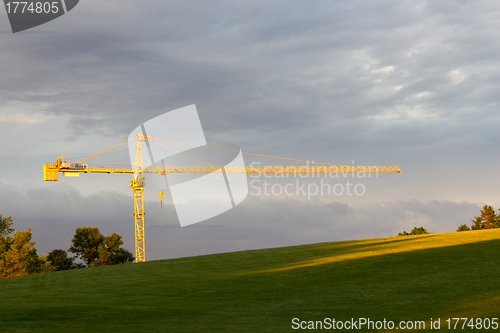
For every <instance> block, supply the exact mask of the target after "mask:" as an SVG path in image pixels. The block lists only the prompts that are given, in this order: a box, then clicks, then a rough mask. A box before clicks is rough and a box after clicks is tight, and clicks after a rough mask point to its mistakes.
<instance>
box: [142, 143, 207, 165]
mask: <svg viewBox="0 0 500 333" xmlns="http://www.w3.org/2000/svg"><path fill="white" fill-rule="evenodd" d="M148 139H149V137H148ZM149 141H151V142H154V143H156V144H157V145H160V146H162V147H165V148H168V149H170V150H173V151H175V152H176V153H179V154H181V155H184V156H186V157H189V158H190V159H192V160H195V161H198V162H200V163H203V164H206V165H208V166H210V167H214V165H211V164H208V163H206V162H203V161H201V160H199V159H197V158H194V157H191V156H189V155H186V154H184V153H181V152H180V151H178V150H175V149H174V148H170V147H167V146H165V145H162V144H161V143H159V142H156V141H154V140H151V139H149Z"/></svg>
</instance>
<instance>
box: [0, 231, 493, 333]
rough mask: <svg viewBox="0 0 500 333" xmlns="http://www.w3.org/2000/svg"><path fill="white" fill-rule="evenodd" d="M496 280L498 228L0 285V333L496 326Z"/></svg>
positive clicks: (10, 281)
mask: <svg viewBox="0 0 500 333" xmlns="http://www.w3.org/2000/svg"><path fill="white" fill-rule="evenodd" d="M499 284H500V230H487V231H468V232H461V233H457V232H453V233H444V234H430V235H422V236H406V237H388V238H377V239H367V240H355V241H344V242H334V243H321V244H310V245H303V246H295V247H285V248H275V249H265V250H256V251H244V252H234V253H225V254H218V255H208V256H199V257H189V258H181V259H173V260H161V261H153V262H146V263H141V264H128V265H118V266H105V267H96V268H87V269H81V270H74V271H66V272H54V273H47V274H39V275H32V276H24V277H19V278H9V279H2V280H0V314H1V316H0V332H21V331H22V332H296V331H303V330H294V329H292V319H293V318H299V320H301V321H302V320H305V321H311V320H312V321H316V320H324V319H325V318H335V320H342V321H347V320H351V318H355V320H357V319H358V318H370V320H372V321H377V320H380V321H382V320H384V319H386V320H388V321H389V320H391V321H394V322H395V323H396V326H397V325H398V324H399V322H400V321H401V320H405V321H410V320H412V321H424V322H425V324H426V328H427V329H426V330H425V331H434V332H435V331H438V330H436V329H434V330H430V327H429V324H430V322H429V321H430V319H431V318H433V320H436V319H437V318H441V328H442V330H441V331H448V329H446V325H447V323H446V319H447V318H450V317H468V318H472V317H474V318H478V317H479V318H494V317H498V318H500V287H499ZM461 325H462V322H461V323H460V329H458V328H457V329H456V330H451V331H469V330H468V329H464V330H462V329H461ZM365 327H366V326H365ZM443 328H445V329H443ZM318 331H321V330H318ZM337 331H338V330H337ZM352 331H356V330H351V332H352ZM368 331H377V330H368ZM381 331H387V330H381ZM423 331H424V330H419V332H423ZM473 331H475V332H479V331H481V330H477V329H475V330H473ZM483 331H485V330H483ZM489 331H492V332H495V331H497V332H500V328H498V329H497V330H493V329H490V330H489Z"/></svg>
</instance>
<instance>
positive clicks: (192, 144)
mask: <svg viewBox="0 0 500 333" xmlns="http://www.w3.org/2000/svg"><path fill="white" fill-rule="evenodd" d="M148 138H153V139H157V140H163V141H169V142H175V143H182V144H185V145H190V146H196V147H205V148H212V149H218V150H225V151H230V152H233V153H240V152H241V153H242V154H247V155H255V156H262V157H271V158H277V159H281V160H289V161H296V162H306V163H314V164H323V165H332V166H338V164H331V163H321V162H314V161H306V160H298V159H295V158H286V157H278V156H270V155H263V154H256V153H247V152H244V151H237V150H231V149H225V148H217V147H210V146H202V145H197V144H194V143H187V142H181V141H175V140H168V139H162V138H155V137H153V136H149V135H148ZM151 141H152V140H151ZM153 142H155V141H153ZM155 143H156V144H159V143H158V142H155ZM164 147H166V146H164ZM167 148H169V147H167ZM169 149H172V148H169ZM205 164H206V163H205Z"/></svg>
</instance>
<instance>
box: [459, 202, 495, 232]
mask: <svg viewBox="0 0 500 333" xmlns="http://www.w3.org/2000/svg"><path fill="white" fill-rule="evenodd" d="M480 213H481V214H479V216H474V218H473V219H472V220H471V221H472V225H471V226H470V228H469V227H468V226H467V224H462V225H461V226H459V227H458V229H457V231H470V230H486V229H494V228H500V214H496V213H495V209H493V207H491V206H489V205H484V206H483V209H481V210H480Z"/></svg>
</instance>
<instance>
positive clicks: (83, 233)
mask: <svg viewBox="0 0 500 333" xmlns="http://www.w3.org/2000/svg"><path fill="white" fill-rule="evenodd" d="M72 244H73V246H71V248H70V249H69V251H70V252H72V253H75V254H76V255H77V257H79V258H81V259H82V260H84V261H85V262H86V264H87V266H103V265H114V264H123V263H128V262H132V261H133V260H134V257H133V255H132V253H130V252H129V251H127V250H125V249H123V248H121V247H120V245H123V241H122V236H120V235H118V234H117V233H115V232H114V233H112V234H111V235H109V236H103V235H102V234H101V233H100V232H99V228H97V227H83V228H77V229H76V233H75V236H74V237H73V240H72Z"/></svg>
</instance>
